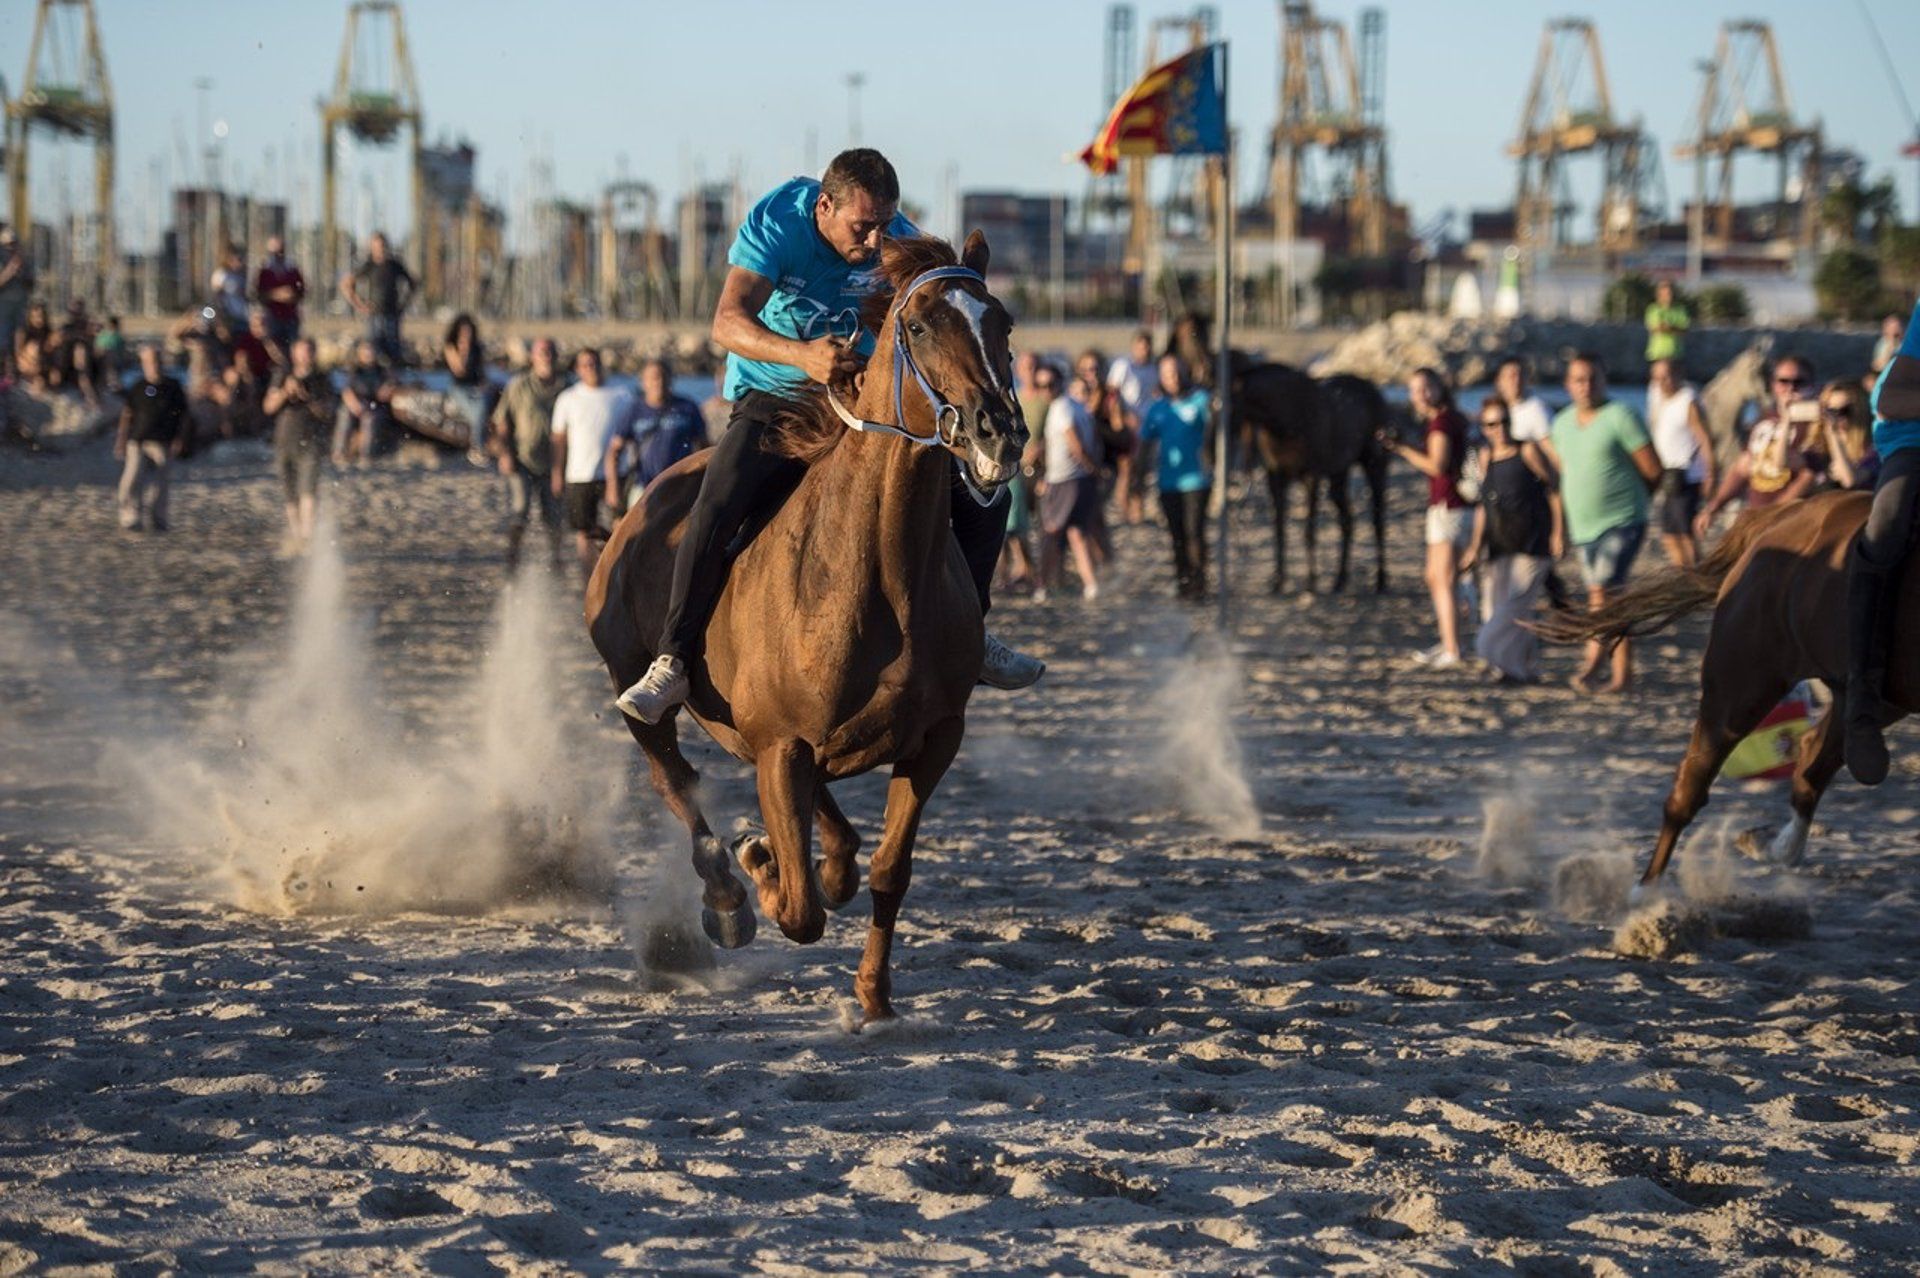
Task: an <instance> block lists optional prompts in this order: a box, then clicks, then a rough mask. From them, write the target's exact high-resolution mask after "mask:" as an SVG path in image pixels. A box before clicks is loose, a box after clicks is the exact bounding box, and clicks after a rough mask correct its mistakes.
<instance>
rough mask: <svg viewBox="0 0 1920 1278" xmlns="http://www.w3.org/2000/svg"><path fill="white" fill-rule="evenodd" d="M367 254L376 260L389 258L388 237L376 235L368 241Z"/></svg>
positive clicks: (381, 260)
mask: <svg viewBox="0 0 1920 1278" xmlns="http://www.w3.org/2000/svg"><path fill="white" fill-rule="evenodd" d="M367 254H368V256H370V257H371V258H373V260H374V261H376V262H384V261H386V260H387V237H386V236H384V235H376V236H374V237H373V238H372V239H370V240H368V241H367Z"/></svg>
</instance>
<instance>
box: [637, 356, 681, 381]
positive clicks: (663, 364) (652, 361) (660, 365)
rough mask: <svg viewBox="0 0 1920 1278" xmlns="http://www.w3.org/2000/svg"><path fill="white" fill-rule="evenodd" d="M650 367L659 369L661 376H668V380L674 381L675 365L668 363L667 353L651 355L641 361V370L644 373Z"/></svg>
mask: <svg viewBox="0 0 1920 1278" xmlns="http://www.w3.org/2000/svg"><path fill="white" fill-rule="evenodd" d="M650 368H657V369H659V370H660V376H662V377H664V378H666V379H667V381H668V382H672V381H673V365H671V364H669V363H667V357H666V356H665V355H649V356H647V357H646V358H645V359H643V360H641V361H640V371H641V372H642V373H645V372H646V371H647V370H648V369H650Z"/></svg>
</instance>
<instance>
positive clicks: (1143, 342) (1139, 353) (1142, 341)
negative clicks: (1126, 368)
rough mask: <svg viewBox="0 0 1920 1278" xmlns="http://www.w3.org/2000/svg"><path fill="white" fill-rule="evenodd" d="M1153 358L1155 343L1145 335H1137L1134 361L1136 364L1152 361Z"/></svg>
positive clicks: (1134, 341) (1134, 342) (1134, 343)
mask: <svg viewBox="0 0 1920 1278" xmlns="http://www.w3.org/2000/svg"><path fill="white" fill-rule="evenodd" d="M1152 359H1153V343H1152V342H1150V341H1148V340H1147V339H1146V338H1144V337H1135V338H1134V339H1133V362H1134V363H1136V364H1145V363H1149V362H1151V361H1152Z"/></svg>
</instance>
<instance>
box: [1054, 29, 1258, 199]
mask: <svg viewBox="0 0 1920 1278" xmlns="http://www.w3.org/2000/svg"><path fill="white" fill-rule="evenodd" d="M1225 52H1226V45H1225V44H1224V43H1216V44H1209V45H1203V46H1202V47H1200V48H1198V49H1195V50H1193V51H1192V52H1190V53H1183V54H1181V55H1180V56H1179V57H1177V58H1175V59H1174V60H1173V61H1171V62H1163V63H1161V64H1160V65H1159V66H1157V67H1155V68H1153V70H1151V71H1149V72H1147V73H1146V74H1145V75H1143V76H1141V77H1140V82H1139V83H1138V84H1136V85H1134V86H1133V87H1132V88H1131V89H1129V90H1127V92H1126V93H1125V94H1124V95H1123V96H1122V97H1121V99H1120V100H1119V101H1118V102H1116V103H1114V106H1113V113H1112V114H1111V115H1109V116H1107V122H1106V124H1104V125H1102V126H1101V129H1100V132H1099V133H1098V134H1097V135H1095V137H1094V139H1093V141H1092V142H1091V143H1090V144H1088V146H1087V149H1086V150H1084V151H1082V152H1080V162H1081V163H1082V164H1084V165H1086V166H1087V167H1088V168H1090V169H1092V170H1093V171H1094V172H1095V173H1111V172H1113V171H1114V170H1115V169H1116V168H1118V167H1119V166H1120V157H1121V156H1123V155H1223V154H1225V153H1226V149H1227V104H1226V102H1225V101H1224V100H1223V99H1222V95H1221V92H1220V84H1221V81H1222V79H1223V78H1224V77H1223V76H1222V75H1221V73H1220V67H1219V64H1220V62H1221V60H1222V59H1223V58H1224V57H1225Z"/></svg>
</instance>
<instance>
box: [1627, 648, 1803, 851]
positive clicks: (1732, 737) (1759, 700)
mask: <svg viewBox="0 0 1920 1278" xmlns="http://www.w3.org/2000/svg"><path fill="white" fill-rule="evenodd" d="M1747 661H1748V662H1749V664H1747V665H1743V666H1742V667H1741V668H1739V669H1738V670H1727V669H1724V668H1723V667H1724V666H1726V665H1728V664H1731V663H1730V662H1729V661H1728V660H1727V658H1726V657H1725V656H1724V655H1722V654H1720V653H1718V652H1716V649H1715V645H1714V642H1713V640H1712V638H1709V639H1708V640H1707V655H1706V658H1705V660H1704V661H1702V663H1701V666H1702V670H1703V672H1704V673H1703V676H1702V686H1701V690H1700V716H1699V718H1698V719H1697V720H1696V721H1695V722H1694V725H1693V739H1692V740H1691V741H1689V742H1688V743H1687V753H1686V757H1685V758H1683V759H1681V760H1680V767H1679V768H1678V769H1677V770H1676V771H1675V773H1674V777H1673V789H1672V790H1670V791H1669V792H1668V794H1667V803H1666V808H1665V810H1664V813H1663V820H1662V821H1661V824H1660V838H1659V840H1658V841H1657V842H1656V843H1655V844H1654V847H1653V856H1652V858H1651V859H1650V860H1649V861H1648V862H1647V872H1646V873H1645V874H1643V875H1641V876H1640V886H1641V887H1642V888H1647V887H1651V886H1652V885H1653V884H1655V883H1657V882H1658V881H1659V879H1660V876H1661V875H1662V874H1664V873H1665V872H1666V869H1667V862H1668V861H1669V860H1670V859H1672V857H1673V850H1674V848H1675V847H1676V846H1678V845H1679V842H1680V835H1681V833H1682V832H1684V831H1685V830H1686V828H1687V826H1688V825H1690V824H1692V822H1693V819H1694V818H1695V817H1697V816H1699V815H1700V809H1702V808H1704V807H1706V806H1707V791H1708V789H1709V788H1710V787H1711V786H1712V785H1713V779H1714V778H1715V777H1716V776H1719V775H1720V768H1721V766H1722V765H1723V764H1725V763H1726V761H1727V756H1728V755H1729V754H1732V753H1733V748H1734V747H1735V746H1737V745H1739V744H1740V739H1741V738H1742V737H1744V736H1746V735H1747V734H1748V733H1749V732H1752V731H1753V730H1754V729H1755V728H1757V727H1759V726H1760V721H1761V720H1762V719H1764V718H1766V717H1767V712H1768V711H1769V710H1772V709H1773V707H1774V706H1775V705H1777V704H1779V701H1780V698H1781V697H1784V696H1785V695H1786V694H1787V690H1788V689H1789V688H1791V687H1792V686H1793V681H1792V680H1791V679H1788V678H1787V677H1786V676H1785V675H1780V674H1775V673H1774V672H1772V671H1755V670H1753V669H1752V668H1751V665H1750V661H1751V659H1750V658H1747Z"/></svg>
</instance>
